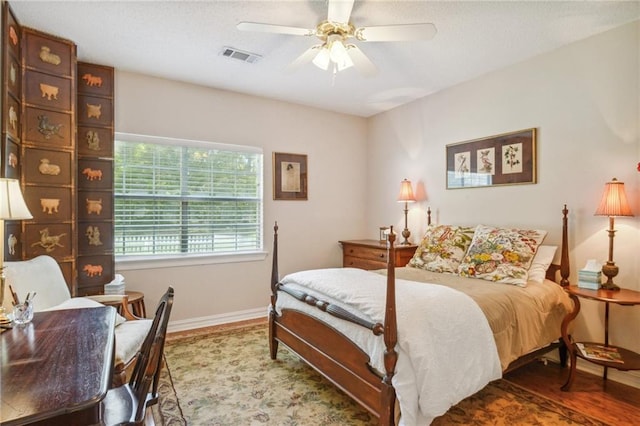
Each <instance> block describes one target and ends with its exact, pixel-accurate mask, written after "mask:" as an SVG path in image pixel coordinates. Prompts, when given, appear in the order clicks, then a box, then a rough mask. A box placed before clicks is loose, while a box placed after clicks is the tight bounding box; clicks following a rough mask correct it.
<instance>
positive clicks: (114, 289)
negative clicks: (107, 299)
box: [104, 274, 126, 294]
mask: <svg viewBox="0 0 640 426" xmlns="http://www.w3.org/2000/svg"><path fill="white" fill-rule="evenodd" d="M125 291H126V288H125V283H124V277H123V276H122V275H120V274H116V276H115V278H114V279H113V280H112V281H111V282H110V283H108V284H105V285H104V294H125Z"/></svg>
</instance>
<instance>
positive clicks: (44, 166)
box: [38, 158, 60, 176]
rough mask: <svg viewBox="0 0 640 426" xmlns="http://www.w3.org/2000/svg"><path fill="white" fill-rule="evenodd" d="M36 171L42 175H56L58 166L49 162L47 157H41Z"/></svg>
mask: <svg viewBox="0 0 640 426" xmlns="http://www.w3.org/2000/svg"><path fill="white" fill-rule="evenodd" d="M38 171H39V172H40V173H41V174H43V175H51V176H58V175H59V174H60V166H58V165H57V164H51V163H50V162H49V159H48V158H41V159H40V165H39V166H38Z"/></svg>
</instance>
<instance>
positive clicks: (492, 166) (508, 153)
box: [446, 128, 536, 189]
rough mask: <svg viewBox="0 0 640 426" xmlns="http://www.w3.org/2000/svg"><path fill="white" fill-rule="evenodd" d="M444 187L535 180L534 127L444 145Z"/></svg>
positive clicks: (512, 183)
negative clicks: (445, 185) (445, 168)
mask: <svg viewBox="0 0 640 426" xmlns="http://www.w3.org/2000/svg"><path fill="white" fill-rule="evenodd" d="M446 150H447V189H458V188H478V187H487V186H498V185H515V184H526V183H536V129H535V128H532V129H525V130H519V131H517V132H511V133H504V134H501V135H496V136H489V137H486V138H481V139H474V140H470V141H465V142H459V143H455V144H451V145H447V147H446Z"/></svg>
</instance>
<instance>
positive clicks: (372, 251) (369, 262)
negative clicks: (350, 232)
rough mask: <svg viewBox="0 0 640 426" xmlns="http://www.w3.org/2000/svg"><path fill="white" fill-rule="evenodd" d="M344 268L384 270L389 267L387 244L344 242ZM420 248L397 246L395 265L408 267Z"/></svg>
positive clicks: (372, 241) (411, 245) (377, 242)
mask: <svg viewBox="0 0 640 426" xmlns="http://www.w3.org/2000/svg"><path fill="white" fill-rule="evenodd" d="M339 243H340V244H341V245H342V266H343V267H344V268H347V267H351V268H360V269H384V268H386V267H387V243H386V242H380V241H378V240H343V241H339ZM416 248H418V246H417V245H415V244H409V245H402V244H397V245H396V246H395V249H396V251H395V253H396V256H395V259H394V260H395V265H396V267H398V268H400V267H403V266H406V265H407V263H409V261H410V260H411V258H412V257H413V254H414V253H415V252H416Z"/></svg>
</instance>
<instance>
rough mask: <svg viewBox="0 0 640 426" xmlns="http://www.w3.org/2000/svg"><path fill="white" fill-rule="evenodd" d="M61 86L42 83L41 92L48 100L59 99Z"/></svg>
mask: <svg viewBox="0 0 640 426" xmlns="http://www.w3.org/2000/svg"><path fill="white" fill-rule="evenodd" d="M59 91H60V88H59V87H56V86H52V85H50V84H44V83H40V93H42V97H43V98H47V100H48V101H50V100H52V99H55V100H58V92H59Z"/></svg>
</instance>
